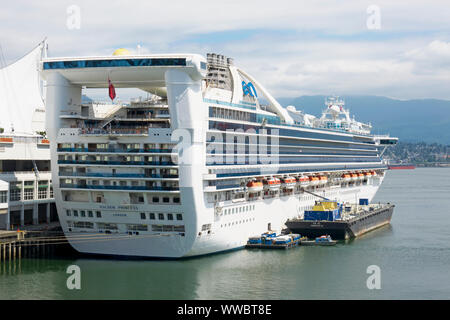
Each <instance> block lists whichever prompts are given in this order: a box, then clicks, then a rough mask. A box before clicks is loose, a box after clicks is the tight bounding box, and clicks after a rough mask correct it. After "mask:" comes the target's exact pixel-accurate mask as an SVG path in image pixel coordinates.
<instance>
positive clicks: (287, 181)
mask: <svg viewBox="0 0 450 320" xmlns="http://www.w3.org/2000/svg"><path fill="white" fill-rule="evenodd" d="M296 183H297V180H295V178H294V177H287V178H283V179H282V184H281V185H282V187H283V188H286V189H294V188H295V184H296Z"/></svg>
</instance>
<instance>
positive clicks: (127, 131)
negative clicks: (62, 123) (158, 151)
mask: <svg viewBox="0 0 450 320" xmlns="http://www.w3.org/2000/svg"><path fill="white" fill-rule="evenodd" d="M78 134H79V135H96V136H105V135H106V136H116V135H119V136H120V135H138V136H148V128H142V129H132V128H112V129H108V130H105V129H92V128H86V129H81V128H80V129H79V131H78Z"/></svg>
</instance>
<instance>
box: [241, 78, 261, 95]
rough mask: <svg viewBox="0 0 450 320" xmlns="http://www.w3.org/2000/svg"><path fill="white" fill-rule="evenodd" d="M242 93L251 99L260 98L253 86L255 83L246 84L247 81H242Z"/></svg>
mask: <svg viewBox="0 0 450 320" xmlns="http://www.w3.org/2000/svg"><path fill="white" fill-rule="evenodd" d="M242 91H244V96H246V95H249V96H251V97H256V98H258V95H257V94H256V89H255V87H254V86H253V83H251V82H249V83H245V81H242Z"/></svg>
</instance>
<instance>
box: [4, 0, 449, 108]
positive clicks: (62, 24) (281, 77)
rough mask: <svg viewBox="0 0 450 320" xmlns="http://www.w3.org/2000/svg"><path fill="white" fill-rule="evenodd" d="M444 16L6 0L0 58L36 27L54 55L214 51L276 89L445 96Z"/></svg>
mask: <svg viewBox="0 0 450 320" xmlns="http://www.w3.org/2000/svg"><path fill="white" fill-rule="evenodd" d="M449 17H450V3H449V2H448V0H443V1H423V0H422V1H416V0H409V1H392V0H388V1H385V0H383V1H364V0H362V1H347V0H346V1H343V0H334V1H332V0H324V1H294V0H290V1H285V0H276V1H274V0H271V1H262V0H260V1H253V0H239V1H235V0H222V1H215V0H214V1H213V0H209V1H196V0H190V1H186V0H184V1H178V0H177V1H174V0H164V1H160V0H148V1H131V0H127V1H118V0H116V1H114V0H109V1H80V0H70V1H64V0H62V1H61V0H59V1H45V0H43V1H23V0H15V1H9V2H5V3H2V9H1V11H0V31H1V33H0V45H1V49H2V52H3V56H4V59H5V61H7V62H12V61H14V60H15V59H18V58H19V57H20V56H22V55H23V54H25V53H26V52H27V51H29V50H30V49H31V48H33V47H34V46H35V45H36V44H37V43H39V42H40V41H41V40H42V39H43V38H44V37H47V41H48V44H49V56H53V57H55V56H78V55H110V54H111V53H112V52H113V51H114V49H116V48H119V47H125V48H128V49H129V50H130V51H136V50H137V49H136V48H137V46H138V45H140V46H141V49H140V52H141V53H171V52H193V53H201V54H206V53H207V52H217V53H222V54H224V55H226V56H230V57H233V58H234V59H235V63H236V64H238V65H239V66H240V67H241V68H243V69H244V70H247V71H248V72H249V73H250V74H252V75H253V76H255V77H256V78H257V79H259V80H260V82H262V83H263V84H264V85H265V86H266V87H267V88H268V89H269V90H270V91H271V92H272V93H273V95H274V96H277V97H297V96H301V95H313V94H338V95H355V94H357V95H383V96H389V97H394V98H399V99H411V98H440V99H448V100H450V18H449Z"/></svg>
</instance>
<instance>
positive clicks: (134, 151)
mask: <svg viewBox="0 0 450 320" xmlns="http://www.w3.org/2000/svg"><path fill="white" fill-rule="evenodd" d="M57 151H58V152H95V153H172V152H174V153H178V150H176V149H121V148H109V149H88V148H58V149H57Z"/></svg>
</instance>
